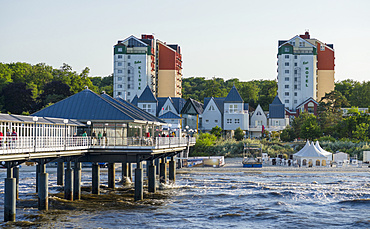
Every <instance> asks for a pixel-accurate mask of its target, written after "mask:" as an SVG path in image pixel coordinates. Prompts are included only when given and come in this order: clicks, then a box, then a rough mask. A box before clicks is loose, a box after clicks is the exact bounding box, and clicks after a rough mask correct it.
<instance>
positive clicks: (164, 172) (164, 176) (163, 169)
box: [159, 158, 167, 183]
mask: <svg viewBox="0 0 370 229" xmlns="http://www.w3.org/2000/svg"><path fill="white" fill-rule="evenodd" d="M166 165H167V163H166V158H162V159H161V163H160V167H161V168H160V171H159V182H161V183H166V179H167V168H166Z"/></svg>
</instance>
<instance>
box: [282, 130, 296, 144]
mask: <svg viewBox="0 0 370 229" xmlns="http://www.w3.org/2000/svg"><path fill="white" fill-rule="evenodd" d="M294 136H295V134H294V130H293V128H292V127H290V126H288V127H286V128H285V129H284V130H283V131H282V132H281V134H280V139H281V140H282V141H284V142H292V141H294V139H295V137H294Z"/></svg>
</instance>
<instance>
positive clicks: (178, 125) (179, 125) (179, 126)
mask: <svg viewBox="0 0 370 229" xmlns="http://www.w3.org/2000/svg"><path fill="white" fill-rule="evenodd" d="M177 129H179V137H181V124H180V123H179V124H177Z"/></svg>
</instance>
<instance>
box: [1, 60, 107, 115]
mask: <svg viewBox="0 0 370 229" xmlns="http://www.w3.org/2000/svg"><path fill="white" fill-rule="evenodd" d="M89 71H90V69H89V68H87V67H86V68H85V69H83V70H82V72H81V73H77V72H76V71H73V70H72V67H71V66H69V65H67V64H63V66H61V67H60V68H59V69H54V68H52V67H51V66H48V65H46V64H44V63H39V64H36V65H31V64H27V63H20V62H17V63H10V64H5V63H0V110H1V112H9V113H13V114H29V113H33V112H35V111H37V110H39V109H41V108H42V107H45V106H48V105H50V104H52V103H56V102H58V101H60V100H62V99H64V98H66V97H68V96H70V95H73V94H75V93H77V92H80V91H82V90H84V89H85V86H87V87H88V88H89V89H91V90H93V91H95V92H100V86H102V88H104V90H106V91H107V93H110V92H111V91H112V90H111V89H110V88H111V87H112V85H113V81H112V76H110V78H109V77H103V78H101V77H95V78H99V80H100V81H101V82H100V84H98V83H97V82H98V81H99V80H95V79H93V80H95V82H96V84H97V86H94V85H93V83H92V81H91V80H90V79H91V78H90V77H88V75H89ZM107 85H109V86H108V87H107Z"/></svg>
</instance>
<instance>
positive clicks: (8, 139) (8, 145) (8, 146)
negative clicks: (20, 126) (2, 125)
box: [5, 129, 12, 148]
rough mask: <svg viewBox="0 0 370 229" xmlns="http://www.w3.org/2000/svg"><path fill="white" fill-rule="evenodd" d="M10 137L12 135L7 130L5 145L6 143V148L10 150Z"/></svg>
mask: <svg viewBox="0 0 370 229" xmlns="http://www.w3.org/2000/svg"><path fill="white" fill-rule="evenodd" d="M11 136H12V134H11V133H10V130H9V129H7V130H6V139H5V143H6V146H7V148H10V143H11V141H12V138H11Z"/></svg>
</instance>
